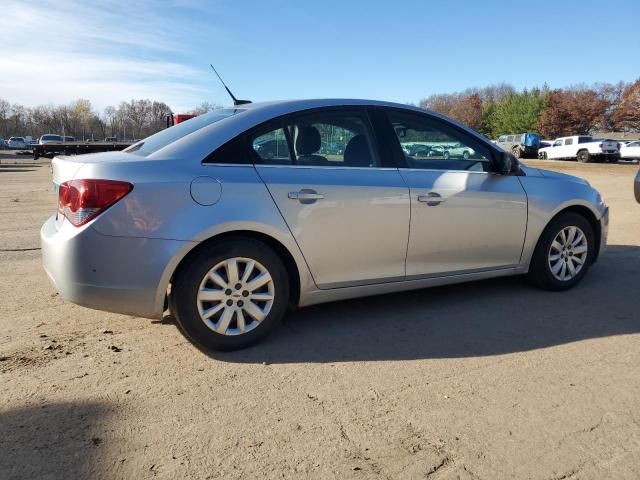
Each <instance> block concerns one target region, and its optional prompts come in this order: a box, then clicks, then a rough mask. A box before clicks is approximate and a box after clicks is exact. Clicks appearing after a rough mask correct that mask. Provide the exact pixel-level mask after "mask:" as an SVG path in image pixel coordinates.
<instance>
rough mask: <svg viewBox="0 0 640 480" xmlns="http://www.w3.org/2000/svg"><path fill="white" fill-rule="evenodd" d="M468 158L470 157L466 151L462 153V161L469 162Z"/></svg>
mask: <svg viewBox="0 0 640 480" xmlns="http://www.w3.org/2000/svg"><path fill="white" fill-rule="evenodd" d="M469 157H470V155H469V152H467V151H466V150H465V151H464V152H462V158H463V159H465V160H469Z"/></svg>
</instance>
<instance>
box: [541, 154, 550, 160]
mask: <svg viewBox="0 0 640 480" xmlns="http://www.w3.org/2000/svg"><path fill="white" fill-rule="evenodd" d="M542 160H549V158H548V157H547V152H542Z"/></svg>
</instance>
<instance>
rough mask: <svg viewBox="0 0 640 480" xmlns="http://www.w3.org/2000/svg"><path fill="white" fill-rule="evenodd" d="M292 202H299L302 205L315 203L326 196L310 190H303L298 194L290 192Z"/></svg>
mask: <svg viewBox="0 0 640 480" xmlns="http://www.w3.org/2000/svg"><path fill="white" fill-rule="evenodd" d="M288 197H289V199H291V200H298V201H299V202H300V203H305V204H306V203H314V202H315V201H317V200H322V199H323V198H324V195H322V194H321V193H318V192H316V191H315V190H311V189H310V188H303V189H302V190H300V191H298V192H289V195H288Z"/></svg>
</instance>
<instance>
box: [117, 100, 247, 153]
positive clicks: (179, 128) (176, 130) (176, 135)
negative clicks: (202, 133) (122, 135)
mask: <svg viewBox="0 0 640 480" xmlns="http://www.w3.org/2000/svg"><path fill="white" fill-rule="evenodd" d="M244 111H245V110H244V109H239V108H225V109H221V110H215V111H213V112H210V113H206V114H204V115H200V116H198V117H194V118H190V119H189V120H185V121H184V122H182V123H179V124H178V125H174V126H173V127H170V128H167V129H165V130H161V131H159V132H158V133H155V134H153V135H151V136H150V137H147V138H145V139H143V140H141V141H139V142H138V143H134V144H133V145H131V146H130V147H129V148H127V149H125V150H124V151H125V152H128V153H133V154H134V155H140V156H143V157H146V156H147V155H151V154H152V153H153V152H157V151H158V150H160V149H161V148H164V147H166V146H167V145H169V144H170V143H173V142H175V141H176V140H178V139H180V138H182V137H184V136H185V135H189V134H190V133H193V132H195V131H197V130H200V129H201V128H204V127H206V126H208V125H211V124H212V123H215V122H219V121H220V120H222V119H223V118H227V117H230V116H232V115H236V114H238V113H241V112H244Z"/></svg>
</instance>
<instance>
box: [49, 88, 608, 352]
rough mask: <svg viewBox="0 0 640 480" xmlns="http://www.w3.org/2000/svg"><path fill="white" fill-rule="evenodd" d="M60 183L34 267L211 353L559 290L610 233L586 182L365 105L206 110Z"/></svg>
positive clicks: (437, 124) (450, 127)
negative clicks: (377, 313) (316, 316)
mask: <svg viewBox="0 0 640 480" xmlns="http://www.w3.org/2000/svg"><path fill="white" fill-rule="evenodd" d="M409 144H410V145H424V148H428V149H429V150H430V151H432V152H436V153H435V154H434V155H430V156H424V157H415V156H411V155H407V154H406V150H407V148H403V147H404V146H405V145H409ZM445 144H459V145H460V146H461V148H464V149H465V151H467V152H470V153H469V155H467V156H456V157H455V158H454V157H453V156H451V155H445V154H444V153H443V152H444V150H443V149H441V148H439V146H441V145H445ZM437 152H440V154H437ZM53 182H54V187H55V188H56V189H58V212H57V214H56V215H54V216H52V217H51V218H50V219H49V220H48V221H47V222H46V223H45V224H44V225H43V227H42V231H41V240H42V255H43V263H44V268H45V270H46V272H47V273H48V275H49V277H50V278H51V280H52V282H53V284H54V285H55V287H56V288H57V290H58V291H59V292H60V293H61V295H62V296H63V297H64V298H65V299H67V300H69V301H71V302H74V303H77V304H80V305H84V306H87V307H91V308H96V309H100V310H106V311H111V312H119V313H125V314H130V315H137V316H141V317H150V318H158V317H161V316H162V315H163V313H164V312H165V311H166V309H167V307H168V308H169V309H170V311H171V313H172V314H173V316H174V317H175V319H176V320H177V322H178V323H179V324H180V326H181V327H182V330H183V331H184V332H185V333H186V335H187V336H188V337H189V338H190V339H191V340H193V341H194V342H195V343H197V344H198V345H200V346H201V347H204V348H207V349H214V350H232V349H237V348H242V347H245V346H247V345H249V344H251V343H254V342H255V341H257V340H258V339H260V338H261V337H263V336H264V335H265V334H266V333H268V332H269V331H271V330H272V329H273V328H274V327H275V326H276V324H277V323H278V322H279V320H280V319H281V318H282V316H283V315H284V314H285V312H286V310H287V308H288V307H291V306H293V307H296V306H297V307H302V306H305V305H311V304H317V303H322V302H329V301H334V300H340V299H346V298H352V297H360V296H366V295H375V294H381V293H387V292H395V291H401V290H408V289H415V288H424V287H429V286H434V285H444V284H450V283H458V282H467V281H471V280H481V279H486V278H490V277H498V276H505V275H519V274H526V275H527V276H528V277H529V279H530V280H531V281H532V283H534V284H535V285H537V286H539V287H542V288H545V289H548V290H565V289H568V288H571V287H573V286H574V285H576V284H577V283H578V282H580V280H581V279H582V278H583V277H584V276H585V274H586V273H587V271H588V270H589V267H590V266H591V265H592V264H593V263H594V262H595V261H596V259H597V258H598V255H599V253H600V252H601V250H602V248H603V247H604V246H605V243H606V235H607V227H608V208H607V206H606V205H605V203H604V202H603V200H602V198H601V196H600V194H599V193H598V192H597V191H596V190H594V189H593V188H592V187H591V186H590V185H589V184H588V183H587V182H586V181H584V180H582V179H580V178H576V177H572V176H568V175H562V174H559V173H553V172H549V171H544V170H541V169H535V168H529V167H526V166H524V165H521V164H520V163H519V162H518V161H517V160H516V159H515V158H514V157H513V156H511V155H510V154H508V153H505V152H504V151H502V150H500V149H498V148H497V147H495V146H494V145H493V144H492V143H491V142H490V141H489V140H487V139H486V138H484V137H483V136H481V135H479V134H477V133H476V132H474V131H472V130H470V129H468V128H466V127H465V126H464V125H461V124H459V123H457V122H455V121H452V120H450V119H448V118H446V117H443V116H441V115H438V114H436V113H432V112H427V111H425V110H421V109H418V108H413V107H409V106H406V105H398V104H392V103H385V102H375V101H361V100H304V101H287V102H274V103H262V104H247V105H239V106H236V107H233V108H226V109H222V110H217V111H214V112H211V113H208V114H205V115H202V116H199V117H196V118H193V119H191V120H188V121H186V122H183V123H181V124H178V125H176V126H174V127H171V128H168V129H166V130H164V131H161V132H159V133H157V134H155V135H152V136H151V137H148V138H146V139H144V140H142V141H140V142H138V143H136V144H134V145H132V146H131V147H129V148H128V149H127V150H125V151H123V152H109V153H100V154H93V155H81V156H75V157H59V158H56V159H54V160H53ZM391 313H392V311H390V314H391Z"/></svg>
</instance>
